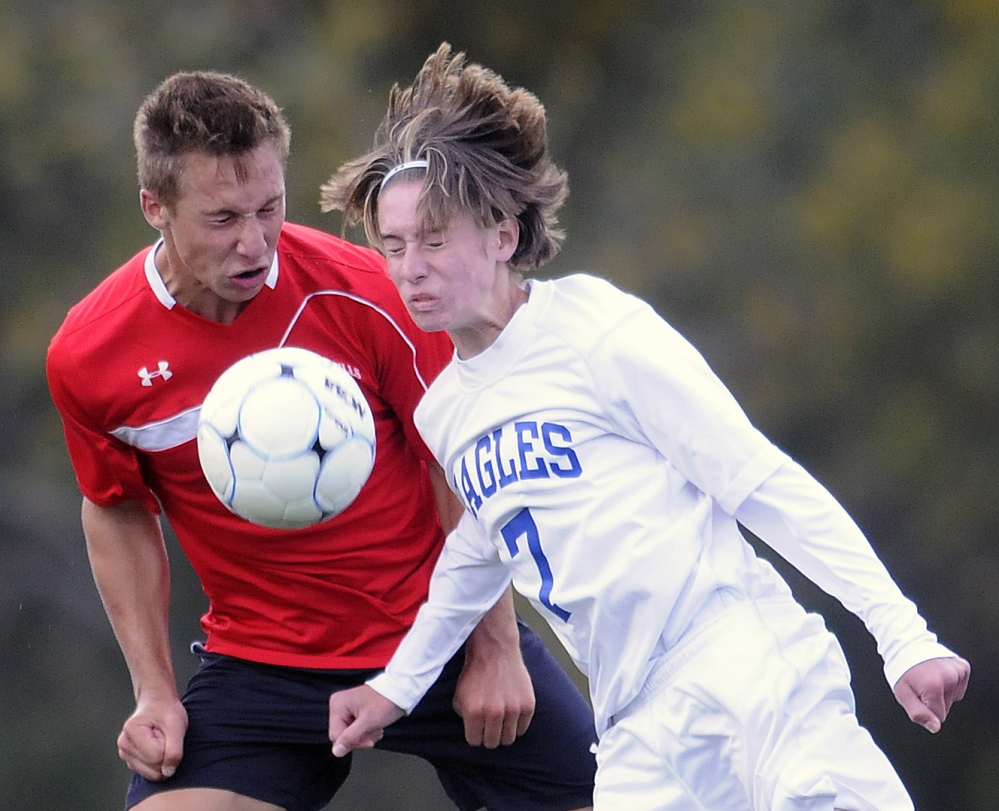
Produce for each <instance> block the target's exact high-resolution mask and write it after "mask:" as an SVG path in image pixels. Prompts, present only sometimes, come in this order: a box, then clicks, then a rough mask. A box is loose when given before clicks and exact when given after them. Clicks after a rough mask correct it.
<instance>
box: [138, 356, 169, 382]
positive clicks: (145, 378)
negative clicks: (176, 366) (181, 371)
mask: <svg viewBox="0 0 999 811" xmlns="http://www.w3.org/2000/svg"><path fill="white" fill-rule="evenodd" d="M156 365H157V367H158V368H157V370H156V371H155V372H150V371H149V369H147V368H146V367H145V366H143V367H142V368H141V369H139V372H138V375H139V377H140V378H142V385H143V386H151V385H153V378H154V377H162V378H163V379H164V380H169V379H170V378H171V377H173V372H171V371H170V368H169V367H170V364H169V363H167V362H166V361H165V360H161V361H160V362H159V363H158V364H156Z"/></svg>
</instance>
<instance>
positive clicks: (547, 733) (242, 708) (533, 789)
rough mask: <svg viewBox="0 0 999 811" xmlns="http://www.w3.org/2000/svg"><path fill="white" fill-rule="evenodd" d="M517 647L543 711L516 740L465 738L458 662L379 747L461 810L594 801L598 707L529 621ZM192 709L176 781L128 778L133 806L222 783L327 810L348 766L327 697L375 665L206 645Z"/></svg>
mask: <svg viewBox="0 0 999 811" xmlns="http://www.w3.org/2000/svg"><path fill="white" fill-rule="evenodd" d="M521 650H522V651H523V656H524V662H525V663H526V665H527V668H528V670H529V671H530V673H531V679H532V681H533V684H534V692H535V697H536V699H537V709H536V711H535V714H534V718H533V720H532V721H531V725H530V727H529V728H528V731H527V732H526V733H525V734H524V735H522V736H521V737H519V738H518V739H517V741H516V742H515V743H513V744H512V745H510V746H500V747H497V748H496V749H486V748H484V747H481V746H470V745H469V744H468V743H467V742H466V741H465V727H464V723H463V722H462V719H461V718H460V717H459V716H458V714H457V713H456V712H455V711H454V708H453V706H452V700H453V696H454V690H455V685H456V684H457V680H458V676H459V675H460V673H461V669H462V665H463V663H464V654H463V651H459V652H458V654H457V655H456V656H455V657H454V659H452V660H451V661H450V662H449V663H448V665H447V667H446V668H445V669H444V672H443V673H442V674H441V677H440V678H439V679H438V680H437V683H436V684H435V685H434V686H433V687H432V688H431V689H430V691H429V692H428V693H427V695H426V696H425V697H424V698H423V700H422V701H421V702H420V703H419V704H418V705H417V706H416V707H415V708H414V710H413V712H412V713H411V714H410V715H408V716H406V717H404V718H402V719H400V720H399V721H397V722H396V723H394V724H392V725H391V726H389V727H388V728H387V729H386V730H385V737H384V738H382V740H381V741H379V742H378V744H377V748H379V749H386V750H391V751H393V752H401V753H404V754H410V755H416V756H418V757H421V758H423V759H424V760H427V761H428V762H429V763H430V764H431V765H433V766H434V768H435V769H436V770H437V775H438V777H439V779H440V781H441V784H442V786H443V787H444V790H445V792H446V793H447V795H448V796H449V797H450V798H451V799H452V800H453V801H454V803H455V805H456V806H457V807H458V808H459V809H461V811H477V809H480V808H484V807H485V808H488V809H489V811H568V809H575V808H581V807H584V806H589V805H591V804H592V803H593V777H594V773H595V771H596V763H595V759H594V756H593V754H592V753H591V751H590V749H591V746H592V744H593V743H594V742H595V741H596V733H595V732H594V727H593V715H592V712H591V711H590V707H589V705H588V704H587V702H586V701H585V699H584V698H583V696H582V695H581V694H580V692H579V690H578V689H577V688H576V686H575V684H573V683H572V681H571V680H570V679H569V677H568V675H567V674H566V673H565V671H564V670H563V669H562V668H561V666H560V665H559V664H558V663H557V662H556V660H555V658H554V657H553V656H552V655H551V653H549V651H548V650H547V649H546V648H545V646H544V644H543V643H542V641H541V640H540V639H539V638H538V637H537V636H536V635H535V634H534V633H533V632H532V631H531V630H530V629H528V628H527V627H526V626H524V625H522V626H521ZM199 655H200V656H201V667H200V668H199V669H198V671H197V673H195V674H194V676H193V677H192V678H191V681H190V684H189V685H188V690H187V694H186V695H185V696H184V706H185V707H186V708H187V713H188V729H187V735H186V736H185V739H184V757H183V759H182V760H181V762H180V766H179V767H178V769H177V772H176V773H175V774H174V775H173V776H172V777H171V778H169V779H168V780H163V781H159V782H150V781H148V780H145V779H144V778H141V777H139V776H138V775H132V782H131V784H130V785H129V789H128V796H127V799H126V808H131V807H132V806H133V805H135V804H136V803H138V802H140V801H141V800H144V799H146V798H147V797H148V796H150V795H151V794H154V793H157V792H160V791H168V790H171V789H179V788H216V789H225V790H228V791H233V792H236V793H237V794H243V795H246V796H249V797H253V798H255V799H258V800H263V801H264V802H269V803H273V804H274V805H277V806H280V807H282V808H285V809H287V811H318V810H319V809H321V808H323V807H325V806H326V805H327V804H328V803H329V802H330V800H331V799H332V798H333V795H334V794H336V792H337V789H339V788H340V786H341V785H342V784H343V782H344V781H345V780H346V779H347V775H348V773H349V772H350V756H349V755H348V756H347V757H345V758H335V757H333V755H332V752H331V749H330V741H329V735H328V731H329V696H330V693H332V692H334V691H336V690H342V689H345V688H348V687H354V686H356V685H358V684H362V683H363V682H364V681H365V680H366V679H368V678H369V677H370V676H372V675H373V674H374V673H375V672H377V671H372V670H304V669H297V668H287V667H277V666H274V665H264V664H259V663H256V662H248V661H246V660H243V659H236V658H233V657H230V656H222V655H219V654H212V653H206V652H204V651H199Z"/></svg>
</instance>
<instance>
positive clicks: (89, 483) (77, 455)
mask: <svg viewBox="0 0 999 811" xmlns="http://www.w3.org/2000/svg"><path fill="white" fill-rule="evenodd" d="M78 370H79V366H78V364H75V363H74V362H73V361H72V359H71V358H69V357H68V356H67V350H66V348H65V345H64V344H63V343H62V342H60V341H58V340H56V341H53V344H52V346H50V348H49V352H48V357H47V359H46V375H47V378H48V384H49V392H50V395H51V397H52V401H53V403H54V404H55V406H56V409H57V410H58V412H59V416H60V418H61V420H62V425H63V433H64V434H65V437H66V448H67V450H68V451H69V458H70V462H71V464H72V466H73V472H74V474H75V475H76V481H77V485H78V486H79V488H80V492H81V493H82V494H83V495H84V496H85V497H86V498H87V499H89V500H90V501H92V502H93V503H94V504H97V505H98V506H100V507H113V506H115V505H116V504H119V503H121V502H123V501H128V500H131V499H135V500H138V501H140V502H142V503H143V504H144V505H145V506H146V508H147V509H149V510H151V511H152V512H153V513H154V514H157V515H158V514H159V512H160V505H159V502H158V501H157V500H156V497H155V496H154V495H153V493H152V491H151V490H150V489H149V487H148V486H147V485H146V481H145V478H144V476H143V473H142V466H141V464H140V461H139V458H138V454H137V453H136V452H135V450H134V449H133V448H131V447H129V446H128V445H126V444H125V443H124V442H121V441H120V440H119V439H117V438H115V437H114V436H112V435H111V434H109V433H108V432H107V431H105V430H104V429H103V428H102V427H101V426H100V425H98V424H97V421H96V420H95V419H94V418H93V417H92V416H91V412H90V410H89V409H88V408H87V406H86V405H85V404H84V401H83V398H84V397H86V396H87V395H88V394H89V393H92V392H93V390H94V388H93V387H94V385H95V384H94V382H93V381H87V380H86V379H84V378H83V377H82V376H81V375H80V373H79V371H78Z"/></svg>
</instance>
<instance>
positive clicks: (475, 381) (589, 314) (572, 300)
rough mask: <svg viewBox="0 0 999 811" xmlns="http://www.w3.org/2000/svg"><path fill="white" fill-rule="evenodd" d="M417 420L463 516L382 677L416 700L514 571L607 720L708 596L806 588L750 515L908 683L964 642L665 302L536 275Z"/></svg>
mask: <svg viewBox="0 0 999 811" xmlns="http://www.w3.org/2000/svg"><path fill="white" fill-rule="evenodd" d="M416 422H417V426H418V428H419V429H420V432H421V434H422V435H423V437H424V438H425V439H426V441H427V444H428V446H429V447H430V449H431V450H432V451H433V453H434V455H435V456H436V458H437V459H438V461H439V462H440V463H441V465H442V467H443V468H444V470H445V471H446V472H447V475H448V477H449V480H450V483H451V486H452V488H453V489H454V490H455V492H456V493H457V494H458V495H459V496H460V497H461V499H462V501H463V502H464V504H465V507H466V513H465V515H464V517H463V518H462V520H461V522H460V524H459V526H458V528H457V529H456V530H455V531H454V532H453V533H452V534H451V536H450V537H449V538H448V541H447V544H446V545H445V548H444V552H443V553H442V555H441V558H440V560H439V562H438V564H437V568H436V571H435V574H434V576H433V580H432V583H431V588H430V596H429V601H428V603H427V604H426V605H424V606H423V608H422V609H421V611H420V614H419V616H418V619H417V621H416V624H415V625H414V627H413V628H412V629H411V630H410V632H409V633H408V634H407V636H406V638H405V640H404V641H403V643H402V645H401V646H400V647H399V649H398V651H397V652H396V654H395V656H394V657H393V659H392V661H391V663H390V664H389V666H388V668H387V669H386V671H385V673H384V674H382V675H380V676H377V677H376V678H374V679H373V680H372V681H371V682H370V683H371V685H372V687H374V688H375V689H376V690H377V691H378V692H379V693H381V694H382V695H384V696H385V697H387V698H389V699H390V700H391V701H393V702H394V703H395V704H397V705H398V706H400V707H402V708H403V709H405V710H407V711H408V710H410V709H412V707H413V706H415V704H416V703H417V701H418V700H419V699H420V697H422V695H423V694H424V692H426V690H427V689H428V688H429V686H430V685H431V684H432V683H433V681H434V679H436V677H437V675H438V674H439V672H440V670H441V668H442V667H443V665H444V663H445V662H446V661H447V660H448V658H449V657H450V656H451V655H452V654H453V653H454V652H455V650H456V649H457V648H458V647H459V646H460V644H461V643H462V641H464V639H465V638H466V636H467V635H468V634H469V633H470V632H471V630H472V628H474V626H475V624H476V622H478V620H479V618H480V617H481V615H482V614H483V613H484V612H485V611H487V610H488V609H489V608H490V607H491V606H492V605H493V603H495V601H496V600H497V599H498V598H499V596H500V595H501V594H502V592H503V591H504V589H505V588H506V586H507V585H508V584H509V582H510V580H511V578H512V581H513V584H514V587H515V588H516V589H517V591H518V592H520V593H521V594H523V595H524V596H526V597H527V598H528V599H530V600H531V602H532V603H533V604H534V606H535V607H536V608H537V609H538V611H539V612H540V613H541V615H542V616H544V617H545V618H546V619H547V620H548V622H549V624H550V625H551V627H552V629H553V631H554V632H555V634H556V635H557V637H558V638H559V640H560V641H561V643H562V644H563V645H564V646H565V648H566V650H567V651H568V653H569V654H570V656H571V657H572V658H573V660H574V661H575V662H576V664H577V665H578V667H579V668H580V669H581V670H582V672H583V673H584V674H586V675H587V677H588V679H589V683H590V695H591V700H592V703H593V708H594V713H595V716H596V723H597V730H598V732H602V731H603V730H604V729H605V728H606V726H607V725H608V723H609V722H610V718H611V717H612V716H613V715H614V713H615V712H617V711H619V710H621V709H622V708H624V707H625V706H626V705H627V704H628V703H629V702H630V701H631V700H632V699H633V698H634V697H635V696H636V695H637V693H638V692H639V690H640V689H641V687H642V685H643V683H644V681H645V679H646V677H647V676H648V675H649V673H650V671H651V670H652V668H653V667H654V665H655V662H656V659H657V657H660V656H662V655H663V654H664V653H665V652H666V651H668V650H669V649H670V648H671V647H672V645H674V644H675V643H676V642H677V641H678V640H679V639H680V638H681V637H682V636H683V635H684V633H685V632H686V631H688V630H689V629H691V628H692V627H694V626H695V625H696V624H697V621H698V615H699V613H701V612H702V611H704V609H705V607H706V606H709V605H711V606H717V605H718V604H719V603H722V604H727V603H729V602H735V601H739V600H747V599H753V600H763V599H777V600H782V599H787V600H791V599H793V598H792V596H791V593H790V589H789V588H788V586H787V585H786V583H785V582H784V580H783V579H782V578H781V577H780V575H779V574H778V573H777V572H776V571H775V570H774V568H773V567H772V566H771V565H770V564H769V563H768V562H767V561H765V560H763V559H761V558H759V557H758V556H757V555H756V554H755V552H754V550H753V549H752V547H751V546H750V545H749V544H748V543H747V542H746V540H745V539H744V537H743V535H742V533H741V531H740V529H739V523H740V522H741V523H742V524H744V525H745V526H746V527H747V528H749V529H750V530H751V531H753V533H754V534H756V535H757V536H758V537H760V538H761V539H763V540H764V541H765V542H767V543H768V544H769V545H770V546H771V547H773V548H774V549H775V550H776V551H777V552H779V553H780V554H781V555H782V556H783V557H785V558H786V559H787V560H788V561H789V562H790V563H792V564H793V565H794V566H796V567H797V568H798V569H799V570H800V571H801V572H802V573H803V574H805V575H806V576H807V577H809V578H810V579H811V580H812V581H814V582H815V583H816V584H817V585H819V586H820V587H821V588H823V589H824V590H825V591H827V592H828V593H830V594H832V595H833V596H835V597H836V598H838V599H839V600H840V602H842V603H843V605H845V606H846V607H847V608H848V609H849V610H851V611H853V612H854V613H855V614H857V615H858V616H859V617H860V618H861V619H862V620H863V621H864V623H865V624H866V626H867V628H868V630H869V631H870V632H871V633H872V634H873V636H874V637H875V639H876V640H877V643H878V650H879V651H880V653H881V656H882V658H883V659H884V662H885V675H886V677H887V678H888V680H889V683H890V684H892V685H894V684H895V682H896V681H897V680H898V678H899V677H901V675H902V674H903V673H904V672H905V671H906V670H907V669H908V668H909V667H911V666H912V665H914V664H917V663H919V662H921V661H924V660H927V659H931V658H936V657H940V656H952V655H953V654H952V653H951V652H950V651H949V650H948V649H947V648H945V647H943V646H942V645H940V644H938V643H937V640H936V637H935V636H934V635H933V634H932V633H930V632H929V631H928V630H927V627H926V623H925V622H924V621H923V619H922V618H921V617H920V616H919V614H918V612H917V610H916V607H915V606H914V605H913V603H912V602H911V601H909V600H908V599H907V598H906V597H905V596H904V595H903V594H902V593H901V591H900V590H899V589H898V587H897V586H896V584H895V583H894V581H893V580H892V579H891V577H890V575H889V574H888V572H887V571H886V570H885V568H884V566H883V565H882V564H881V562H880V561H879V560H878V558H877V556H876V555H875V553H874V552H873V550H872V549H871V547H870V544H869V543H868V541H867V539H866V538H865V537H864V535H863V533H862V532H861V531H860V529H859V528H858V527H857V526H856V524H855V523H854V522H853V521H852V520H851V519H850V518H849V516H848V515H847V514H846V512H845V511H844V510H843V508H842V507H841V506H840V505H839V504H838V502H837V501H836V500H835V499H834V498H833V497H832V496H831V495H830V494H829V493H828V492H827V491H826V490H825V489H824V488H823V487H822V486H821V485H819V484H818V483H817V482H816V481H815V480H814V479H813V478H812V477H811V476H810V475H809V474H807V473H806V472H805V471H804V470H803V469H802V468H801V467H800V466H798V465H797V464H796V463H794V462H793V461H792V460H791V459H789V458H788V457H787V456H786V455H785V454H784V453H783V452H782V451H781V450H779V449H778V448H777V447H776V446H774V445H773V444H772V443H771V442H770V441H768V440H767V439H766V438H765V437H764V436H763V435H762V434H761V433H760V432H759V431H758V430H757V429H756V428H754V427H753V425H752V424H751V423H750V421H749V420H748V418H747V417H746V415H745V414H744V412H743V411H742V409H741V408H740V407H739V405H738V404H737V403H736V401H735V399H734V398H733V397H732V395H731V394H730V393H729V391H728V390H727V389H726V387H725V386H724V385H723V384H722V383H721V381H719V380H718V378H717V377H716V376H715V375H714V373H713V372H712V371H711V370H710V369H709V367H708V365H707V364H706V363H705V361H704V360H703V359H702V357H701V356H700V354H699V353H698V352H697V351H696V350H695V349H694V348H693V347H692V346H691V345H690V344H689V343H688V342H687V341H686V340H685V339H684V338H682V337H681V336H680V335H679V334H678V333H677V332H676V331H675V330H674V329H673V328H672V327H670V326H669V324H667V323H666V322H665V321H664V320H663V319H662V318H660V317H659V316H658V315H657V314H656V313H655V312H654V311H653V310H652V308H651V307H649V306H648V305H647V304H645V303H643V302H642V301H640V300H639V299H637V298H635V297H633V296H630V295H627V294H625V293H623V292H621V291H619V290H617V289H616V288H615V287H613V286H612V285H611V284H609V283H608V282H605V281H602V280H599V279H596V278H593V277H589V276H583V275H576V276H570V277H567V278H564V279H561V280H558V281H549V282H542V281H534V282H532V283H531V287H530V297H529V300H528V302H527V303H526V304H525V305H524V306H522V307H521V308H520V309H519V310H518V311H517V312H516V313H515V315H514V317H513V319H512V320H511V321H510V323H509V324H508V325H507V327H506V328H505V329H504V330H503V332H502V333H501V334H500V336H499V338H498V339H497V340H496V342H495V343H494V344H493V345H492V346H490V347H489V348H488V349H487V350H486V351H485V352H483V353H481V354H480V355H477V356H476V357H474V358H471V359H470V360H467V361H461V360H458V359H455V360H454V361H453V362H452V364H451V365H450V366H449V367H448V368H447V369H445V371H444V372H443V373H442V374H441V375H440V377H439V378H438V379H437V380H436V381H435V382H434V383H433V384H432V385H431V387H430V389H429V390H428V392H427V394H426V395H425V397H424V399H423V401H422V402H421V404H420V405H419V407H418V408H417V412H416Z"/></svg>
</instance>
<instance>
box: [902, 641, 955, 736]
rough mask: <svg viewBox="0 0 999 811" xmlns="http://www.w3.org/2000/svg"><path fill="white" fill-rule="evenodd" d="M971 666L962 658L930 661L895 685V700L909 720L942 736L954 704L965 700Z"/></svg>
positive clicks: (950, 657) (916, 667)
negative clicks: (941, 730) (945, 722)
mask: <svg viewBox="0 0 999 811" xmlns="http://www.w3.org/2000/svg"><path fill="white" fill-rule="evenodd" d="M970 677H971V665H970V664H969V663H968V662H967V661H965V660H964V659H962V658H960V657H959V656H947V657H943V658H940V659H929V660H927V661H925V662H920V663H919V664H918V665H914V666H913V667H910V668H909V669H908V670H907V671H905V673H903V674H902V678H900V679H899V680H898V683H897V684H896V685H895V690H894V692H895V698H896V699H897V700H898V703H899V704H901V705H902V708H903V709H904V710H905V711H906V712H907V713H908V714H909V718H910V719H911V720H912V721H913V722H914V723H917V724H919V725H920V726H921V727H924V728H925V729H927V730H929V731H930V732H939V731H940V727H941V725H942V724H943V722H944V721H946V720H947V713H949V712H950V708H951V705H952V704H953V703H954V702H955V701H960V700H961V699H962V698H964V692H965V690H967V689H968V679H969V678H970Z"/></svg>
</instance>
